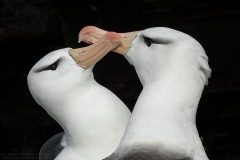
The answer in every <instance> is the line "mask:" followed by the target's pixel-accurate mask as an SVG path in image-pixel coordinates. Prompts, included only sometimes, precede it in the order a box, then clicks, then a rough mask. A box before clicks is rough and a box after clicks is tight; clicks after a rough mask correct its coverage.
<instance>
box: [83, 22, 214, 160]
mask: <svg viewBox="0 0 240 160" xmlns="http://www.w3.org/2000/svg"><path fill="white" fill-rule="evenodd" d="M106 33H107V31H104V30H102V29H99V28H97V27H93V26H88V27H85V28H83V29H82V30H81V31H80V34H79V38H80V40H82V41H85V42H88V43H95V42H96V41H97V40H98V39H99V38H100V37H102V36H103V35H104V34H106ZM120 35H121V36H122V38H121V41H122V44H121V45H119V46H118V47H117V48H115V50H114V51H115V52H118V53H120V54H124V56H125V57H126V58H127V60H128V61H129V62H130V63H131V64H132V65H133V66H134V67H135V69H136V72H137V74H138V77H139V79H140V81H141V83H142V85H143V90H142V92H141V94H140V96H139V98H138V100H137V102H136V105H135V107H134V110H133V113H132V116H131V118H130V120H129V123H128V126H127V129H126V131H125V133H124V136H123V139H122V140H121V142H120V144H119V146H118V148H117V149H116V150H115V152H114V153H113V154H112V155H111V156H109V157H108V158H106V160H130V159H131V160H208V157H207V155H206V153H205V150H204V147H203V145H202V142H201V140H200V138H199V134H198V131H197V128H196V124H195V116H196V112H197V107H198V103H199V100H200V97H201V94H202V91H203V88H204V85H206V84H207V82H208V78H209V77H210V74H211V69H210V68H209V65H208V57H207V55H206V54H205V51H204V49H203V48H202V46H201V45H200V44H199V43H198V42H197V41H196V40H195V39H193V38H192V37H190V36H189V35H187V34H185V33H182V32H179V31H176V30H173V29H170V28H164V27H156V28H150V29H146V30H143V31H140V32H129V33H120Z"/></svg>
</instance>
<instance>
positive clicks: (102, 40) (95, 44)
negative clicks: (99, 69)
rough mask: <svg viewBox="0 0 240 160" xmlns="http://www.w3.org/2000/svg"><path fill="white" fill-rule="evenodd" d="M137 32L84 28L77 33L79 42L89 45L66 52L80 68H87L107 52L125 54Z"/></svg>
mask: <svg viewBox="0 0 240 160" xmlns="http://www.w3.org/2000/svg"><path fill="white" fill-rule="evenodd" d="M138 33H139V31H136V32H128V33H116V32H108V31H105V30H102V29H100V28H97V27H94V26H87V27H84V28H83V29H82V30H81V31H80V33H79V37H78V38H79V42H81V41H84V42H86V43H89V44H91V45H89V46H87V47H83V48H76V49H70V50H69V51H68V52H69V54H70V55H71V56H72V58H73V59H74V60H75V61H76V63H77V64H78V65H79V66H81V67H82V68H85V69H87V68H89V67H91V66H93V65H94V64H96V63H97V62H98V61H100V60H101V59H102V58H103V57H104V56H105V55H106V54H107V53H108V52H110V51H114V52H116V53H119V54H125V53H126V52H127V51H128V50H129V48H130V47H131V46H132V41H133V40H134V38H135V37H136V36H137V34H138Z"/></svg>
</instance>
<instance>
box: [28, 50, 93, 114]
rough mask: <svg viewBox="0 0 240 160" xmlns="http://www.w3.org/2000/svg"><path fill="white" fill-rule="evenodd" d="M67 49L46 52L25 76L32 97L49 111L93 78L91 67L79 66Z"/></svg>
mask: <svg viewBox="0 0 240 160" xmlns="http://www.w3.org/2000/svg"><path fill="white" fill-rule="evenodd" d="M69 49H70V48H65V49H60V50H56V51H53V52H51V53H49V54H47V55H46V56H45V57H43V58H42V59H41V60H40V61H39V62H37V63H36V64H35V65H34V66H33V68H32V69H31V70H30V72H29V74H28V77H27V80H28V86H29V90H30V92H31V94H32V96H33V98H34V99H35V100H36V102H37V103H38V104H39V105H41V106H42V107H44V108H45V109H46V108H48V109H49V111H50V110H54V108H53V107H56V106H58V107H59V105H60V104H61V103H64V101H67V99H68V97H69V95H70V94H71V93H74V91H75V90H77V89H79V87H80V86H83V85H85V83H86V82H87V80H88V79H93V76H92V68H89V69H87V70H86V69H83V68H81V67H79V66H78V65H77V64H76V62H75V61H74V60H73V58H72V57H71V56H70V55H69V53H68V51H69ZM68 94H69V95H68ZM61 101H62V102H61ZM59 109H60V108H59Z"/></svg>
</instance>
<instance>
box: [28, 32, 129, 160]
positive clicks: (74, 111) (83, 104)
mask: <svg viewBox="0 0 240 160" xmlns="http://www.w3.org/2000/svg"><path fill="white" fill-rule="evenodd" d="M117 36H118V35H117V34H115V33H109V34H108V35H106V36H104V37H103V38H101V39H100V40H99V41H98V42H97V43H96V44H94V45H91V46H88V47H84V48H81V51H80V52H74V51H71V50H73V49H71V48H64V49H59V50H56V51H53V52H51V53H49V54H47V55H46V56H45V57H43V58H42V59H41V60H40V61H39V62H37V63H36V64H35V65H34V66H33V68H32V69H31V70H30V72H29V74H28V77H27V80H28V86H29V90H30V92H31V94H32V96H33V98H34V99H35V101H36V102H37V103H38V104H39V105H40V106H42V107H43V108H44V109H45V110H46V111H47V113H48V114H49V115H50V116H51V117H53V118H54V119H55V120H56V121H57V123H59V124H60V126H61V127H62V128H63V130H64V132H63V133H60V134H57V135H55V136H54V137H52V138H51V139H50V140H49V141H47V142H46V143H45V144H44V146H43V147H42V149H41V151H40V157H39V159H40V160H53V159H54V160H100V159H103V158H105V157H107V156H109V155H110V154H111V153H112V152H113V151H114V150H115V149H116V147H117V145H118V143H119V141H120V140H121V138H122V135H123V133H124V131H125V128H126V125H127V122H128V120H129V117H130V114H131V113H130V111H129V109H128V108H127V107H126V106H125V104H124V103H123V102H122V101H121V100H120V99H119V98H118V97H117V96H116V95H114V94H113V93H112V92H111V91H109V90H108V89H106V88H104V87H103V86H101V85H100V84H98V83H97V82H96V81H95V80H94V77H93V73H92V69H93V66H94V64H95V63H96V62H97V61H98V60H99V59H101V58H100V57H99V55H104V54H105V53H107V52H108V51H110V50H111V49H113V48H114V47H116V46H117V45H118V44H119V43H120V41H118V37H117ZM116 38H117V39H116Z"/></svg>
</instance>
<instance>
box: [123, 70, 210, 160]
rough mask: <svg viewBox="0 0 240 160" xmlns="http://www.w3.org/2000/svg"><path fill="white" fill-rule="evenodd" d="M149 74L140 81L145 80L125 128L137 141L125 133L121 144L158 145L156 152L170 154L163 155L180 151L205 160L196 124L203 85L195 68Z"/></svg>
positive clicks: (197, 159)
mask: <svg viewBox="0 0 240 160" xmlns="http://www.w3.org/2000/svg"><path fill="white" fill-rule="evenodd" d="M137 72H138V70H137ZM195 73H196V74H195ZM149 77H150V78H151V79H148V78H146V79H144V80H141V81H144V82H145V83H144V84H143V91H142V93H141V94H140V96H139V98H138V100H137V103H136V105H135V107H134V111H133V113H132V117H131V119H130V122H129V125H128V127H127V131H126V133H128V135H131V136H133V137H134V140H136V141H134V140H130V141H129V139H128V138H127V137H126V136H124V138H123V141H122V143H123V144H126V145H127V146H129V145H128V144H130V143H132V144H136V145H137V146H138V145H139V144H141V143H142V145H143V146H144V145H149V146H154V147H156V146H158V147H157V148H159V152H162V153H163V154H167V153H168V154H170V155H166V157H167V156H170V157H171V155H172V154H175V153H179V154H180V155H187V156H189V157H192V158H193V159H194V160H207V159H208V158H207V156H206V154H205V151H204V149H203V146H202V143H201V140H200V138H199V135H198V131H197V129H196V125H195V115H196V110H197V106H198V102H199V99H200V97H201V93H202V90H203V87H204V84H203V83H202V82H201V79H200V77H199V76H198V74H197V70H196V71H193V70H190V69H187V68H186V69H184V70H180V69H175V70H174V72H172V71H168V72H163V73H161V74H160V75H155V77H153V76H149ZM133 126H134V127H133ZM141 140H143V141H142V142H141ZM126 148H127V147H126ZM172 158H173V157H172Z"/></svg>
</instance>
